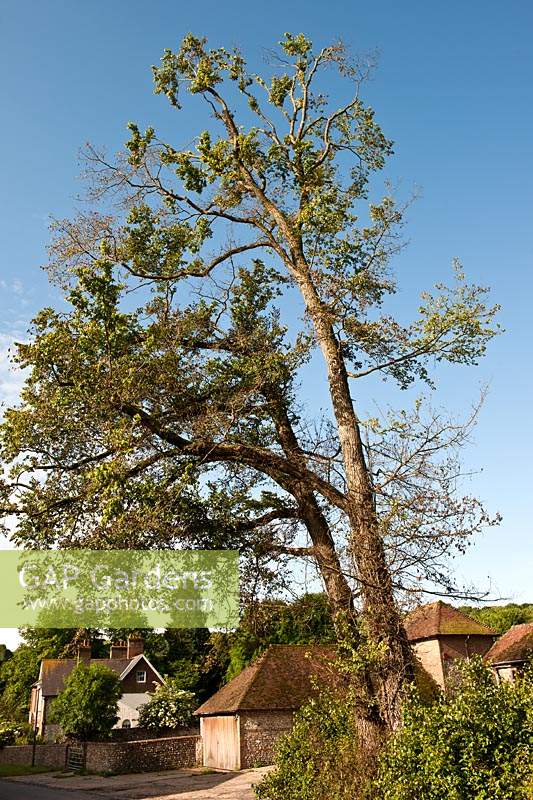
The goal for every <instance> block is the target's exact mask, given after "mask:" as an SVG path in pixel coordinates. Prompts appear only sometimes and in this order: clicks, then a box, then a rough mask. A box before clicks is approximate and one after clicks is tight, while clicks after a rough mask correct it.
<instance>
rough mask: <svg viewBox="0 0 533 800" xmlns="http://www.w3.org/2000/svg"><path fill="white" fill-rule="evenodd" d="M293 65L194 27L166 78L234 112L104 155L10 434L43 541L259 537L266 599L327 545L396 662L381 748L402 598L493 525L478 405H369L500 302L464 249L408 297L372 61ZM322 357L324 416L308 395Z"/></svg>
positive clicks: (292, 46)
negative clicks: (375, 182) (470, 462)
mask: <svg viewBox="0 0 533 800" xmlns="http://www.w3.org/2000/svg"><path fill="white" fill-rule="evenodd" d="M273 72H274V74H273V75H272V76H267V77H261V76H257V75H253V74H251V73H250V72H249V71H248V69H247V66H246V63H245V61H244V59H243V57H242V55H241V54H240V53H239V52H237V51H231V52H228V51H227V50H225V49H223V48H220V49H209V48H208V46H207V42H206V41H205V40H204V39H198V38H196V37H194V36H192V35H189V36H187V37H185V39H184V40H183V42H182V44H181V47H180V49H179V50H178V51H177V52H172V51H170V50H167V51H165V54H164V56H163V58H162V61H161V65H160V66H159V67H156V68H154V80H155V91H156V93H159V94H164V95H166V96H167V97H168V99H169V101H170V103H171V105H172V106H173V107H174V108H175V109H177V110H179V109H180V104H181V103H182V102H183V95H184V93H186V94H188V95H189V97H188V99H189V100H190V102H191V103H192V102H194V101H197V105H196V106H195V108H196V110H197V111H198V114H199V113H200V110H201V106H200V103H201V102H203V104H204V105H203V108H204V110H205V111H207V113H208V114H211V118H210V119H208V123H207V124H208V125H209V126H210V127H209V129H206V130H203V131H201V132H199V135H198V136H197V138H196V139H195V142H194V147H193V149H179V148H176V147H175V146H174V145H173V144H171V143H167V142H165V141H162V140H160V139H158V138H157V137H156V134H155V131H154V130H153V129H152V128H148V129H147V130H146V131H145V132H144V133H142V132H141V131H140V129H139V128H138V126H137V125H135V124H133V123H131V124H130V125H129V129H130V133H131V136H130V139H129V141H128V142H127V153H126V155H119V156H118V157H117V160H116V161H111V160H108V159H106V158H105V156H104V155H103V154H101V153H99V152H98V151H97V150H95V149H94V148H92V147H90V148H89V149H88V151H87V163H88V173H89V178H90V180H91V181H92V189H91V192H92V194H91V197H92V198H93V200H94V201H95V202H96V201H102V203H105V201H106V198H108V197H110V196H113V198H114V199H117V200H118V201H119V205H118V207H117V206H115V209H114V210H113V213H111V209H110V208H109V207H106V206H105V205H104V207H103V208H102V211H96V210H95V211H91V212H89V213H87V214H85V215H81V216H80V217H79V218H76V219H75V220H72V221H69V220H65V221H62V222H58V223H57V225H56V238H55V240H54V243H53V245H52V251H51V263H50V271H51V275H52V278H53V280H55V281H56V282H57V283H58V284H59V285H60V286H62V287H63V290H64V292H65V298H66V300H67V302H68V304H69V305H70V311H68V312H67V313H65V312H63V311H61V312H59V311H55V310H53V309H44V310H43V311H42V312H41V313H40V314H39V315H38V316H37V318H36V319H35V322H34V329H33V337H32V341H31V342H30V343H28V344H23V345H20V346H19V347H18V354H17V356H16V359H17V362H18V363H19V365H20V366H21V367H23V368H26V367H27V368H29V370H30V373H29V377H28V379H27V381H26V384H25V387H24V389H23V392H22V405H21V407H20V408H18V409H13V410H10V411H8V412H7V413H6V417H5V421H4V423H3V427H2V438H1V441H2V448H1V454H2V457H3V458H4V460H5V461H6V462H8V463H11V464H12V470H11V473H10V477H9V478H8V479H6V480H5V481H4V483H3V489H2V495H3V498H4V503H3V505H4V510H5V512H6V513H9V514H15V515H16V516H17V517H18V526H17V529H16V532H15V534H14V538H15V541H17V542H18V543H20V544H23V545H25V546H30V545H32V544H33V545H35V544H37V545H38V546H46V547H49V546H52V545H59V546H61V547H70V546H78V544H79V543H80V542H83V544H84V546H93V547H109V546H110V545H112V546H113V547H119V548H121V547H135V546H137V547H142V548H151V547H155V546H158V547H175V546H187V545H188V546H192V547H202V548H216V547H230V548H239V549H240V551H241V553H242V555H243V569H244V570H245V575H244V579H243V586H245V587H246V586H250V587H251V589H250V593H252V590H253V591H254V592H255V593H257V591H258V590H260V589H261V587H262V586H264V585H266V583H270V584H272V585H273V586H274V588H276V587H279V586H280V585H281V584H282V583H283V577H284V570H283V566H284V564H286V563H287V564H292V563H293V561H294V559H295V558H302V559H306V560H310V561H311V563H314V564H316V566H317V569H318V571H319V573H320V575H321V577H322V580H323V582H324V586H325V589H326V592H327V595H328V598H329V601H330V604H331V610H332V614H333V618H334V621H335V625H336V629H337V632H338V634H339V635H341V633H342V634H343V635H344V634H345V633H346V632H347V635H349V636H351V637H352V638H355V639H357V637H360V636H361V635H362V634H361V631H363V630H364V635H365V636H367V637H369V638H370V640H371V642H372V643H373V644H374V645H376V646H380V647H381V651H382V652H383V662H382V665H381V668H380V669H379V670H377V671H376V670H375V671H373V672H372V673H371V672H370V671H369V670H363V672H362V674H361V677H360V691H361V710H360V711H361V726H362V729H364V730H365V732H366V733H365V735H366V738H367V739H368V741H375V740H376V737H377V738H378V739H379V738H380V736H381V733H382V732H383V731H384V730H387V729H390V728H394V727H395V726H396V725H397V724H398V722H399V719H400V701H401V694H402V686H403V683H404V681H405V679H406V677H408V676H409V675H410V674H411V673H412V664H411V654H410V649H409V647H408V644H407V641H406V637H405V634H404V631H403V628H402V624H401V619H400V615H399V612H398V608H397V605H396V599H395V592H396V591H397V590H398V589H402V588H405V587H407V588H409V587H410V586H411V585H412V582H413V580H414V581H415V583H416V586H417V587H418V588H424V587H425V586H426V587H427V586H428V585H429V586H430V587H431V586H434V582H435V581H441V582H444V583H445V584H446V581H447V576H446V570H445V565H444V564H443V560H445V556H446V554H447V552H448V551H449V549H450V548H451V547H453V546H455V545H457V546H458V547H459V548H462V547H464V545H465V542H466V540H467V539H468V537H469V536H470V535H471V534H472V533H474V532H476V531H477V530H479V529H480V527H481V526H482V525H483V524H484V523H485V522H488V521H489V520H488V518H487V516H486V514H485V512H484V511H483V509H482V508H481V506H480V505H479V503H478V502H477V501H476V500H475V499H474V498H470V497H461V496H460V494H458V492H457V485H458V479H459V477H460V475H461V469H460V467H459V465H458V459H457V451H458V450H459V449H460V446H461V444H462V443H463V442H464V440H465V437H467V436H468V433H469V431H470V429H471V426H472V424H473V422H474V418H475V413H474V414H473V415H472V417H471V418H470V419H469V420H467V421H466V423H465V424H463V425H459V424H458V423H456V422H454V421H453V420H447V419H446V418H445V415H444V414H441V413H440V412H438V411H432V410H431V408H429V409H427V410H424V409H425V405H424V403H423V402H422V401H421V400H420V401H418V402H417V403H416V405H415V407H414V409H413V410H411V411H409V410H405V409H404V410H402V411H401V412H399V413H397V414H393V413H392V412H390V413H387V414H385V415H384V417H383V418H382V419H374V418H372V419H366V418H365V416H364V409H363V408H361V409H357V408H356V406H355V401H354V397H356V396H357V395H358V389H357V387H358V386H359V384H360V383H361V382H362V381H365V380H367V379H368V380H370V381H372V380H374V379H376V378H383V379H384V380H391V381H394V382H395V383H396V384H397V385H399V387H400V388H401V389H403V388H405V387H407V386H409V385H411V384H412V383H413V382H415V381H421V382H425V383H426V384H429V385H432V379H431V376H430V367H431V365H432V364H434V363H436V362H448V363H450V364H457V365H460V364H461V365H473V364H475V363H476V362H477V360H478V358H479V357H480V356H482V355H483V353H484V352H485V349H486V346H487V343H488V341H489V340H490V339H491V338H492V337H493V336H494V334H495V332H496V330H497V326H495V324H494V316H495V314H496V311H497V309H496V307H488V306H487V305H486V304H485V302H486V298H485V295H486V291H487V290H486V289H484V288H482V287H478V286H473V285H469V284H468V283H467V282H466V280H465V277H464V275H463V272H462V270H461V268H460V267H459V266H458V265H457V266H456V270H455V283H454V284H453V285H452V286H451V287H448V286H446V285H444V284H440V285H439V286H437V287H436V289H435V290H434V291H432V292H426V293H424V294H423V295H422V300H421V303H420V306H419V309H418V315H417V316H416V318H415V319H414V321H413V322H412V323H411V324H408V325H404V324H402V323H401V322H400V321H398V320H396V319H395V318H394V317H393V316H391V314H390V313H387V310H386V308H385V302H386V300H387V298H388V296H389V295H391V294H392V293H394V291H395V280H394V277H393V275H392V272H391V269H390V266H389V260H390V257H391V256H392V255H393V254H394V253H395V252H396V251H397V250H398V249H399V247H400V245H401V242H400V239H399V226H400V225H401V223H402V214H403V209H402V208H401V207H398V206H397V205H396V204H395V202H394V200H393V198H392V197H391V196H390V194H387V195H386V196H385V197H384V198H383V199H382V200H381V201H379V202H377V201H376V202H370V203H368V206H367V207H366V204H367V201H368V192H369V180H370V177H371V176H372V173H374V172H376V171H379V170H380V169H381V168H382V167H383V165H384V163H385V160H386V158H387V156H388V155H389V154H390V153H391V152H392V143H391V142H390V140H388V139H387V138H386V137H385V135H384V134H383V132H382V131H381V129H380V127H379V125H378V123H377V122H376V120H375V117H374V112H373V110H372V109H371V108H370V107H369V106H368V105H366V104H365V103H364V102H363V100H362V97H361V87H362V84H363V81H364V78H365V77H366V74H367V72H368V69H367V66H366V65H365V64H364V63H363V62H361V63H353V62H351V61H350V59H349V58H348V56H347V54H346V52H345V50H344V48H343V46H342V45H341V44H335V45H332V46H328V47H325V48H323V49H322V50H320V51H319V52H314V51H313V49H312V45H311V43H310V42H309V41H308V40H307V39H306V38H305V36H303V35H302V34H299V35H297V36H293V35H290V34H286V35H285V37H284V39H283V41H282V42H281V51H280V55H279V56H278V57H277V60H276V61H275V62H274V66H273ZM335 72H336V74H337V76H338V78H339V80H340V81H343V82H344V84H343V85H344V89H342V90H340V91H344V92H345V94H346V96H345V100H343V101H342V102H341V104H340V105H338V106H336V105H335V104H333V102H332V101H331V100H330V99H329V98H328V93H327V90H328V84H327V81H328V80H331V77H328V76H331V75H332V74H335ZM365 208H366V210H365ZM121 209H124V211H122V210H121ZM135 297H137V298H138V300H137V303H136V304H135V302H134V298H135ZM315 350H318V352H319V353H320V354H321V356H322V360H323V364H324V374H323V375H322V376H321V378H323V381H324V386H325V389H326V390H327V392H328V395H329V399H330V410H329V413H327V414H326V416H325V418H324V419H323V420H320V419H316V418H315V419H308V418H306V415H305V396H304V395H302V396H301V395H299V381H300V380H301V375H302V369H303V367H304V366H305V365H306V363H307V362H308V361H309V359H310V358H311V356H312V354H313V352H314V351H315ZM316 380H318V375H317V376H316ZM372 385H374V384H372ZM36 473H37V474H38V475H39V478H37V477H36V476H35V474H36ZM40 476H44V477H43V478H41V477H40ZM428 580H429V581H430V583H429V584H428V583H427V581H428ZM446 585H447V584H446ZM245 599H246V598H245ZM356 607H357V610H361V612H362V616H363V619H364V625H362V626H361V625H359V624H357V619H356V613H355V611H356Z"/></svg>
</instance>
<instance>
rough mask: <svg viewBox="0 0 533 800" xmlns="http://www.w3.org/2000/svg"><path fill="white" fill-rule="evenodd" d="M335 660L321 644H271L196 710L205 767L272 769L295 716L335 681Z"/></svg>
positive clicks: (330, 651) (330, 650)
mask: <svg viewBox="0 0 533 800" xmlns="http://www.w3.org/2000/svg"><path fill="white" fill-rule="evenodd" d="M332 657H333V650H332V649H331V648H328V647H324V646H319V645H271V646H270V647H269V648H268V650H266V651H265V652H264V653H263V654H262V655H261V656H260V657H259V658H257V659H256V660H255V661H254V662H253V664H251V665H250V666H249V667H246V669H244V670H243V671H242V672H241V673H240V674H239V675H237V677H235V678H233V680H231V681H230V682H229V683H227V684H226V685H225V686H223V687H222V689H220V690H219V691H218V692H217V693H216V694H214V695H213V696H212V697H210V698H209V700H207V701H206V702H205V703H204V704H203V705H201V706H200V708H198V709H197V710H196V711H195V714H196V715H197V716H199V717H200V734H201V736H202V742H203V763H204V766H206V767H211V768H213V769H228V770H239V769H247V768H249V767H252V766H263V765H267V764H271V763H272V761H273V757H274V748H275V744H276V742H277V741H278V739H279V738H280V736H282V735H283V734H284V733H286V732H288V731H290V730H291V728H292V722H293V716H294V713H295V711H297V710H298V709H299V708H300V707H301V706H302V705H303V704H304V703H305V701H306V700H308V699H309V698H310V697H312V695H313V694H314V693H315V692H316V687H317V686H318V685H321V684H323V683H324V682H327V681H330V680H331V677H332V670H331V659H332Z"/></svg>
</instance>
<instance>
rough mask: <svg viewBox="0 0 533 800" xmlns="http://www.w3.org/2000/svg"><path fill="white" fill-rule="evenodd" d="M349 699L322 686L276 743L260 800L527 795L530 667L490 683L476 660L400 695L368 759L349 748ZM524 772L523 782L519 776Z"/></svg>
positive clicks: (452, 799)
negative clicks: (394, 717)
mask: <svg viewBox="0 0 533 800" xmlns="http://www.w3.org/2000/svg"><path fill="white" fill-rule="evenodd" d="M353 707H354V706H353V703H352V702H351V701H350V699H349V697H345V698H343V699H338V698H336V697H334V696H332V695H328V694H322V695H321V696H320V697H319V698H318V699H316V700H313V701H311V702H309V703H308V704H307V705H306V706H304V707H303V708H302V709H301V710H300V711H299V712H298V714H297V715H296V717H295V724H294V727H293V730H292V732H291V733H290V734H288V735H287V736H285V737H284V738H283V739H282V740H281V741H280V743H279V745H278V749H277V755H276V769H275V770H274V771H273V772H271V773H270V774H268V775H267V776H266V778H265V779H264V780H263V781H262V782H261V783H260V784H259V785H258V786H257V787H256V789H255V791H256V795H257V797H258V798H260V800H531V799H532V798H533V780H532V777H531V764H532V763H533V673H531V672H528V673H527V674H526V675H525V676H524V677H522V678H520V679H518V680H516V682H515V683H514V684H510V683H501V684H500V685H498V684H497V683H496V682H495V679H494V676H493V674H492V672H491V670H490V669H488V668H487V667H486V666H485V665H484V664H483V662H482V661H481V659H474V660H472V661H471V662H463V663H461V664H460V665H459V666H458V667H457V671H456V674H455V675H454V676H453V679H452V685H451V687H450V691H449V692H448V693H447V694H446V695H444V694H442V693H440V694H439V695H438V697H437V699H436V700H434V701H433V702H427V701H426V700H422V699H421V698H420V695H419V693H416V694H415V693H413V695H412V697H411V698H410V699H408V700H406V702H405V705H404V712H403V715H404V716H403V726H402V728H401V729H400V730H399V731H398V732H397V733H396V734H394V735H393V736H391V738H390V739H389V741H388V743H387V744H386V746H385V747H384V749H383V750H382V752H381V754H380V756H379V761H378V764H377V765H376V763H375V761H371V760H370V756H367V757H366V760H365V756H364V755H363V754H362V753H361V751H360V750H359V748H358V747H357V734H356V730H355V725H354V715H353V710H352V709H353ZM528 781H529V783H528Z"/></svg>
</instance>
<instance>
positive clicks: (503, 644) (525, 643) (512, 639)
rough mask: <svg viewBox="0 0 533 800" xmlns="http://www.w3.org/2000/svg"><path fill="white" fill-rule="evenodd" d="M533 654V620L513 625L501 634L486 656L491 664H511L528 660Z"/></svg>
mask: <svg viewBox="0 0 533 800" xmlns="http://www.w3.org/2000/svg"><path fill="white" fill-rule="evenodd" d="M532 655H533V622H524V623H523V624H522V625H513V627H512V628H510V629H509V630H508V631H507V633H504V634H503V636H500V638H499V639H498V641H497V642H495V643H494V644H493V645H492V647H491V648H490V650H489V652H488V653H487V655H486V656H485V659H486V660H487V661H488V662H489V664H511V663H513V662H516V661H526V660H527V659H528V658H529V656H532Z"/></svg>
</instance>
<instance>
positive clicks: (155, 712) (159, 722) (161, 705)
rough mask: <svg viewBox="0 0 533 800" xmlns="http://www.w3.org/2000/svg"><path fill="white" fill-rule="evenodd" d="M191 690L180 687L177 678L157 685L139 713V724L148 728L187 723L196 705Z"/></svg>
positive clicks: (172, 726) (154, 728) (178, 725)
mask: <svg viewBox="0 0 533 800" xmlns="http://www.w3.org/2000/svg"><path fill="white" fill-rule="evenodd" d="M196 704H197V703H196V698H195V695H194V694H193V692H188V691H186V690H184V689H183V688H182V684H181V681H180V679H179V678H174V679H172V678H171V679H168V680H167V682H166V684H165V685H163V686H158V687H157V688H156V690H155V692H154V693H153V694H152V696H151V698H150V700H149V701H148V703H147V704H146V705H144V706H142V708H141V710H140V713H139V726H140V727H141V728H148V729H149V730H164V729H169V728H170V729H172V728H181V727H184V726H186V725H189V724H190V722H191V720H192V712H193V711H194V709H195V707H196Z"/></svg>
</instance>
